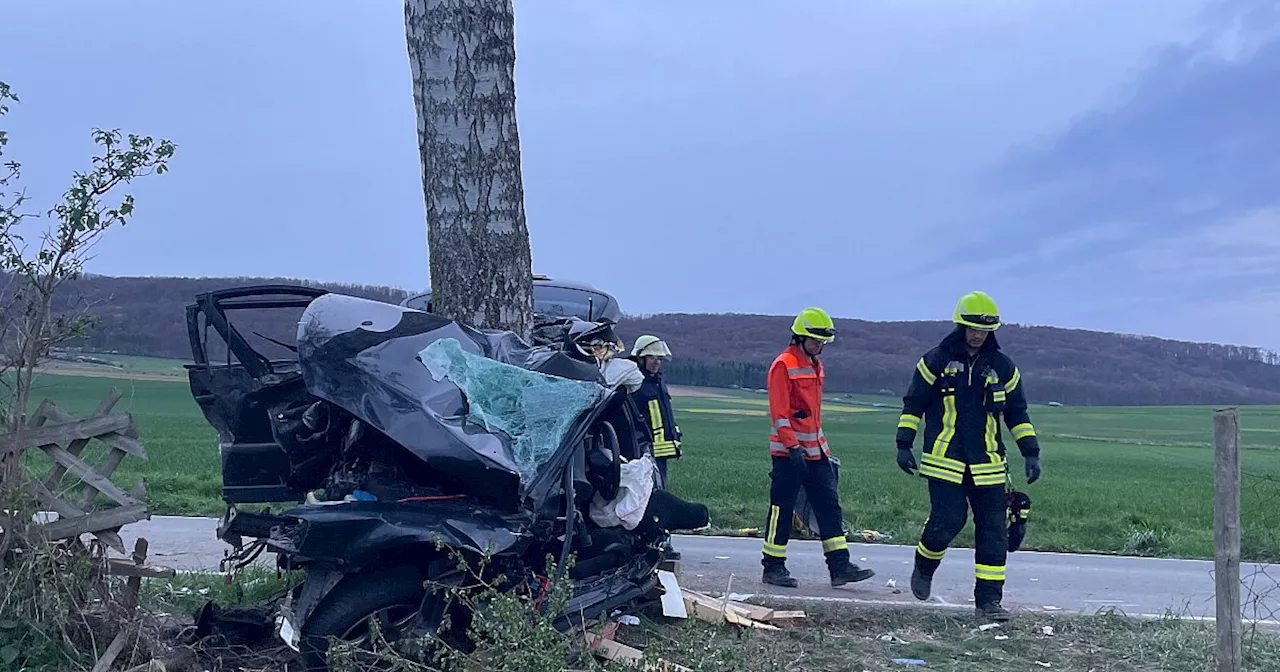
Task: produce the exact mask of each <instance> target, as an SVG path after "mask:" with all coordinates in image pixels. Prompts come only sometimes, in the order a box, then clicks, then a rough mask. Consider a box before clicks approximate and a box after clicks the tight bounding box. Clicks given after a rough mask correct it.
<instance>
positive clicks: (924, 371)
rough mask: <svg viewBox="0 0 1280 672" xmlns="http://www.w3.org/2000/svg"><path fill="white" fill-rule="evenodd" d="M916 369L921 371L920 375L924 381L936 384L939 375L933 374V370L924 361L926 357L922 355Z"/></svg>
mask: <svg viewBox="0 0 1280 672" xmlns="http://www.w3.org/2000/svg"><path fill="white" fill-rule="evenodd" d="M916 371H919V372H920V377H921V378H924V382H926V383H929V384H930V385H932V384H934V383H935V382H937V380H938V377H937V376H935V375H933V372H932V371H930V370H929V366H928V365H927V364H925V363H924V357H921V358H920V361H918V362H916Z"/></svg>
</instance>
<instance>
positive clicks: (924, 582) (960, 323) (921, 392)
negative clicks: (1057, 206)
mask: <svg viewBox="0 0 1280 672" xmlns="http://www.w3.org/2000/svg"><path fill="white" fill-rule="evenodd" d="M952 319H953V321H954V322H955V325H956V326H955V329H954V330H952V332H951V333H950V334H948V335H947V336H946V337H945V338H943V339H942V342H941V343H939V344H938V345H937V346H936V347H934V348H933V349H932V350H930V351H928V352H927V353H925V355H924V356H923V357H921V358H920V361H918V362H916V367H915V370H914V371H913V372H912V374H911V385H910V387H909V388H908V389H907V393H906V395H904V396H903V398H902V416H901V417H900V418H899V419H898V431H897V437H896V442H897V447H898V466H899V467H900V468H901V469H902V470H903V471H905V472H907V473H908V474H914V473H915V472H916V469H917V468H918V469H919V474H920V475H921V476H923V477H925V478H926V479H928V482H929V518H928V520H927V521H926V522H925V526H924V531H923V533H922V534H921V535H920V543H919V544H918V545H917V546H916V553H915V569H914V570H913V571H912V573H911V592H912V593H913V594H914V595H915V596H916V598H917V599H921V600H925V599H928V598H929V592H930V589H931V587H932V582H933V574H934V572H935V571H936V570H937V568H938V565H939V564H941V562H942V557H943V555H944V554H945V553H946V550H947V547H948V546H949V545H950V544H951V542H952V540H954V539H955V537H956V535H957V534H959V532H960V529H961V528H963V527H964V524H965V520H966V518H967V515H968V511H967V509H968V508H969V507H972V509H973V522H974V537H975V545H974V563H975V564H974V574H975V579H974V591H973V597H974V602H975V609H976V611H977V614H978V616H985V617H988V618H991V619H994V620H1007V619H1008V618H1009V617H1010V613H1009V611H1008V610H1007V609H1005V608H1004V607H1003V606H1002V605H1001V604H1000V603H1001V600H1002V599H1003V597H1004V580H1005V559H1006V554H1007V552H1008V528H1007V522H1008V521H1007V519H1006V507H1007V501H1006V491H1005V483H1006V479H1007V478H1008V475H1007V474H1008V464H1007V462H1006V458H1005V447H1004V438H1003V434H1002V432H1001V430H1000V420H1001V418H1003V419H1004V423H1005V426H1007V427H1008V428H1009V433H1010V434H1012V435H1013V438H1014V440H1015V441H1016V442H1017V444H1018V450H1019V451H1020V452H1021V453H1022V455H1023V458H1024V459H1025V462H1026V476H1027V483H1034V482H1035V481H1036V479H1038V478H1039V477H1040V445H1039V443H1038V440H1037V439H1036V431H1035V428H1033V427H1032V426H1031V417H1030V416H1029V415H1028V413H1027V398H1026V386H1025V385H1023V384H1022V376H1021V374H1020V373H1019V371H1018V367H1017V366H1016V365H1015V364H1014V363H1013V360H1012V359H1010V358H1009V356H1008V355H1006V354H1004V353H1003V352H1002V351H1001V350H1000V345H999V344H998V343H996V338H995V331H996V329H998V328H999V327H1000V311H999V310H998V309H997V308H996V303H995V301H993V300H992V299H991V297H990V296H988V295H987V294H985V293H983V292H971V293H969V294H965V295H964V296H962V297H960V300H959V301H958V302H957V303H956V309H955V315H954V316H953V318H952ZM922 421H923V422H924V425H925V430H924V442H923V446H922V454H921V462H920V465H919V467H917V465H916V461H915V456H914V454H913V453H912V444H913V443H914V442H915V436H916V432H917V431H918V430H919V429H920V424H921V422H922Z"/></svg>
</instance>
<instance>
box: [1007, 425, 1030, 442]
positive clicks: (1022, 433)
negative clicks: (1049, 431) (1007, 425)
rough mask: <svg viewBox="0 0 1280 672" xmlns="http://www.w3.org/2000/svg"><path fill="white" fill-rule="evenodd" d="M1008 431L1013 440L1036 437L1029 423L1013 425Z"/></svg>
mask: <svg viewBox="0 0 1280 672" xmlns="http://www.w3.org/2000/svg"><path fill="white" fill-rule="evenodd" d="M1009 431H1010V432H1012V433H1013V438H1014V440H1018V439H1025V438H1027V437H1028V436H1035V435H1036V429H1035V427H1032V426H1031V423H1029V422H1024V423H1022V424H1020V425H1014V426H1013V429H1010V430H1009Z"/></svg>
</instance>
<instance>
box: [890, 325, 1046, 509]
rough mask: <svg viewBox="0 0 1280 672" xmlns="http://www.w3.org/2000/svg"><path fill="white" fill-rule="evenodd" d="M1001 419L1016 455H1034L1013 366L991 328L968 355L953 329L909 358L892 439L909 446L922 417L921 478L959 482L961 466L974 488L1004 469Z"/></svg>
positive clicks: (1036, 448)
mask: <svg viewBox="0 0 1280 672" xmlns="http://www.w3.org/2000/svg"><path fill="white" fill-rule="evenodd" d="M1001 418H1003V419H1004V423H1005V426H1007V427H1008V428H1009V433H1010V434H1012V435H1013V438H1014V440H1015V441H1016V442H1017V444H1018V450H1019V451H1020V452H1021V453H1022V454H1023V456H1026V457H1031V456H1038V455H1039V454H1040V445H1039V442H1038V440H1037V439H1036V430H1035V428H1034V427H1032V425H1031V417H1030V415H1028V413H1027V398H1026V393H1025V388H1024V386H1023V384H1022V375H1021V374H1020V373H1019V371H1018V367H1017V366H1016V365H1014V363H1013V360H1012V359H1010V358H1009V357H1008V356H1007V355H1005V354H1004V353H1003V352H1001V351H1000V346H999V344H997V343H996V339H995V334H994V333H992V334H990V335H989V336H988V337H987V341H986V343H984V344H983V347H982V348H981V349H980V350H979V351H978V352H977V353H976V354H974V355H970V354H969V353H968V351H967V349H966V347H965V341H964V329H963V328H958V329H956V330H955V331H953V332H951V334H949V335H948V336H947V337H946V338H944V339H943V340H942V342H941V343H940V344H938V346H937V347H935V348H933V349H932V350H930V351H929V352H927V353H925V355H924V357H921V358H920V361H918V362H917V363H916V370H915V371H914V372H913V373H912V375H911V386H910V387H909V388H908V389H907V393H906V395H904V396H903V398H902V415H901V417H899V419H898V433H897V444H898V446H899V447H905V448H910V447H911V445H912V443H914V441H915V437H916V432H917V431H918V430H919V429H920V423H921V421H922V420H923V422H924V425H925V431H924V445H923V446H921V456H920V457H921V460H920V474H921V475H922V476H926V477H928V478H933V479H937V480H940V481H947V482H950V483H962V482H963V481H964V476H965V472H966V471H968V472H969V473H971V474H972V475H973V483H974V485H976V486H994V485H1001V484H1003V483H1004V482H1005V473H1006V470H1007V464H1006V460H1005V448H1004V437H1003V433H1002V432H1001V430H1000V419H1001Z"/></svg>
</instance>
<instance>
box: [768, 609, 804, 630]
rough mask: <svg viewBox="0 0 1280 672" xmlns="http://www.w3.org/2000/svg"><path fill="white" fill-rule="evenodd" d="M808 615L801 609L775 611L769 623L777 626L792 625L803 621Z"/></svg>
mask: <svg viewBox="0 0 1280 672" xmlns="http://www.w3.org/2000/svg"><path fill="white" fill-rule="evenodd" d="M808 617H809V615H808V614H806V613H804V612H803V611H775V612H773V617H772V618H770V619H769V623H770V624H772V625H776V626H779V627H787V628H789V627H794V626H797V625H800V624H801V623H803V622H804V620H805V619H806V618H808Z"/></svg>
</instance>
